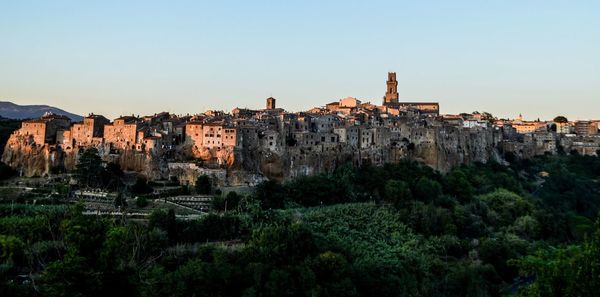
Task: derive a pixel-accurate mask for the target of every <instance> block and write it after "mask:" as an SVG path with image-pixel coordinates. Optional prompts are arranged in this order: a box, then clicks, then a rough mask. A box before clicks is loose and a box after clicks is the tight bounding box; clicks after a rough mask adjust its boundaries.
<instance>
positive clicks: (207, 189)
mask: <svg viewBox="0 0 600 297" xmlns="http://www.w3.org/2000/svg"><path fill="white" fill-rule="evenodd" d="M211 192H212V181H211V179H210V177H209V176H208V175H206V174H203V175H200V176H198V178H197V179H196V193H197V194H200V195H209V194H210V193H211Z"/></svg>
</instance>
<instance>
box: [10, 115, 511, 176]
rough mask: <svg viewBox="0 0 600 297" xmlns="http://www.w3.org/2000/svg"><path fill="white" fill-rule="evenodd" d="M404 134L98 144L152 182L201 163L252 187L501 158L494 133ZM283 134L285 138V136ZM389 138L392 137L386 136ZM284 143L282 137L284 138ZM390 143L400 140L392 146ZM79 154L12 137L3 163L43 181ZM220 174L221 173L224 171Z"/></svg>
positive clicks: (194, 172) (428, 129) (190, 172)
mask: <svg viewBox="0 0 600 297" xmlns="http://www.w3.org/2000/svg"><path fill="white" fill-rule="evenodd" d="M401 130H402V131H403V132H401V133H400V134H399V135H396V136H394V137H393V138H390V135H389V134H381V135H383V136H382V137H380V141H381V143H379V144H373V145H365V146H362V145H361V146H360V147H356V146H352V145H350V144H348V143H343V142H339V143H321V144H311V145H300V144H286V143H282V144H281V145H279V146H267V145H261V144H260V143H258V144H257V145H254V146H252V147H247V148H237V147H236V148H233V147H225V148H202V149H196V148H193V147H191V146H189V145H187V146H186V145H182V146H180V147H178V148H176V149H175V150H171V151H163V152H154V153H146V152H138V151H135V150H125V151H121V152H120V153H111V151H110V149H109V147H108V146H106V145H97V146H96V148H97V149H98V151H99V154H100V156H101V157H102V159H103V160H104V161H107V162H113V163H117V164H119V165H120V166H121V168H122V169H123V170H128V171H137V172H140V173H142V174H144V175H146V176H147V177H148V178H150V179H161V178H169V177H172V176H176V177H178V178H179V179H180V180H185V181H187V182H188V183H193V182H195V178H197V176H198V175H200V174H203V173H202V170H204V169H198V168H195V167H194V168H191V167H190V168H187V167H185V166H171V165H170V164H171V163H173V162H175V163H177V162H179V163H178V164H190V163H186V161H185V160H191V159H194V160H196V162H198V161H199V164H200V167H202V168H205V169H207V168H210V169H215V170H223V174H221V173H219V174H216V173H215V172H210V174H213V175H215V177H217V178H219V179H221V178H222V179H224V182H225V183H226V184H253V183H255V181H256V180H259V179H260V178H258V177H257V176H266V177H268V178H272V179H277V180H285V179H289V178H294V177H297V176H303V175H312V174H317V173H321V172H328V171H331V170H334V169H335V168H337V167H338V166H341V165H343V164H347V163H351V164H353V165H355V166H360V165H363V164H372V165H376V166H377V165H383V164H385V163H397V162H400V161H401V160H405V159H412V160H417V161H421V162H423V163H425V164H427V165H429V166H431V167H432V168H434V169H436V170H439V171H441V172H445V171H448V170H450V169H451V168H452V167H454V166H457V165H460V164H468V163H472V162H487V161H489V160H491V159H499V157H498V153H497V150H496V148H497V146H498V143H499V142H500V140H501V135H499V133H496V132H494V130H492V129H465V128H457V127H446V126H421V127H412V128H408V127H402V129H401ZM279 133H280V134H279V135H284V133H283V131H280V132H279ZM386 133H387V132H386ZM282 138H283V137H282ZM390 139H400V140H394V141H390ZM78 155H79V149H71V150H68V151H62V150H60V148H56V147H54V146H50V145H43V146H39V145H36V144H35V143H34V142H33V140H32V138H31V136H24V135H17V134H13V135H12V136H11V138H10V139H9V142H8V144H7V146H6V149H5V151H4V153H3V155H2V161H3V162H5V163H6V164H7V165H9V166H11V167H13V168H15V169H17V170H19V171H21V172H22V174H23V175H25V176H43V175H46V174H49V173H50V172H51V170H52V169H53V168H64V169H66V170H67V171H70V170H73V169H74V168H75V166H76V164H77V158H78ZM219 172H220V171H219Z"/></svg>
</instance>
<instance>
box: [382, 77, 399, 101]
mask: <svg viewBox="0 0 600 297" xmlns="http://www.w3.org/2000/svg"><path fill="white" fill-rule="evenodd" d="M388 103H398V81H397V80H396V72H388V80H387V90H386V91H385V97H383V104H384V105H386V104H388Z"/></svg>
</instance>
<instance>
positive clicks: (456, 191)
mask: <svg viewBox="0 0 600 297" xmlns="http://www.w3.org/2000/svg"><path fill="white" fill-rule="evenodd" d="M446 190H447V192H448V194H451V195H454V196H455V197H456V198H458V199H459V200H460V201H463V202H465V201H470V200H471V198H472V197H473V192H474V191H475V189H474V188H473V185H471V183H470V182H469V180H468V179H467V175H466V174H465V172H464V171H463V170H461V169H455V170H452V171H451V172H450V173H449V174H448V176H446Z"/></svg>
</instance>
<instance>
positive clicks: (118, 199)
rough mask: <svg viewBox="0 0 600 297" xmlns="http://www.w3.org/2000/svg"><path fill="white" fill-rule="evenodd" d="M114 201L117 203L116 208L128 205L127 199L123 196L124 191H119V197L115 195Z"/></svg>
mask: <svg viewBox="0 0 600 297" xmlns="http://www.w3.org/2000/svg"><path fill="white" fill-rule="evenodd" d="M114 203H115V207H116V208H123V207H125V206H127V201H126V200H125V198H124V197H123V193H121V192H119V193H118V194H117V197H115V200H114Z"/></svg>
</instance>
